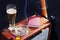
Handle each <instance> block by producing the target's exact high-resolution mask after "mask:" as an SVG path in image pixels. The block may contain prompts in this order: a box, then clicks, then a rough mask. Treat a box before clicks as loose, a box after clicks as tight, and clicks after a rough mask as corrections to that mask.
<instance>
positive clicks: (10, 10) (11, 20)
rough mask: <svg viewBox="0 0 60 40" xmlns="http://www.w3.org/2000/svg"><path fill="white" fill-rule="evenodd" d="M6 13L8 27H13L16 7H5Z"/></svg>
mask: <svg viewBox="0 0 60 40" xmlns="http://www.w3.org/2000/svg"><path fill="white" fill-rule="evenodd" d="M6 12H7V15H8V19H9V27H15V19H16V12H17V10H16V5H14V4H9V5H7V7H6Z"/></svg>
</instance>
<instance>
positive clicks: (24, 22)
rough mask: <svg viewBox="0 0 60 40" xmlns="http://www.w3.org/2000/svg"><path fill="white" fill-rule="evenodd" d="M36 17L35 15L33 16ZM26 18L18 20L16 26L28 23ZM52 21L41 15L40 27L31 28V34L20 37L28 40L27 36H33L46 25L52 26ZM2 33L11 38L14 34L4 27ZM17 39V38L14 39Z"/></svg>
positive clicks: (22, 39)
mask: <svg viewBox="0 0 60 40" xmlns="http://www.w3.org/2000/svg"><path fill="white" fill-rule="evenodd" d="M31 17H34V16H31ZM26 20H27V19H24V20H22V21H20V22H18V23H17V24H16V26H19V25H20V24H26ZM50 25H51V23H50V22H49V20H47V19H45V18H44V17H40V26H39V27H38V28H29V34H28V35H26V36H21V37H20V39H21V40H26V39H27V38H29V37H31V36H33V35H34V34H36V33H37V32H39V31H41V30H43V29H44V28H46V27H50ZM2 34H3V35H4V36H5V37H6V38H7V39H8V40H9V39H10V38H11V37H12V35H11V34H10V32H9V31H8V30H7V29H4V32H2ZM14 40H15V39H14Z"/></svg>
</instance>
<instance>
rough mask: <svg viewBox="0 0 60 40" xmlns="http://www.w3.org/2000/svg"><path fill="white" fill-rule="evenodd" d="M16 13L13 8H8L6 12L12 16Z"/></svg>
mask: <svg viewBox="0 0 60 40" xmlns="http://www.w3.org/2000/svg"><path fill="white" fill-rule="evenodd" d="M16 12H17V11H16V9H13V8H10V9H8V10H7V13H8V14H14V13H16Z"/></svg>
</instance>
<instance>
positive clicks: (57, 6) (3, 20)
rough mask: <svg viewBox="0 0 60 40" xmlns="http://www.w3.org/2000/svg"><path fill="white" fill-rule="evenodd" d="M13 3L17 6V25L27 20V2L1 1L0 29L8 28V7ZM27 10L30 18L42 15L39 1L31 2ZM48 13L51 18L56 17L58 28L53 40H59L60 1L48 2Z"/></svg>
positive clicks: (48, 0)
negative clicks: (25, 11)
mask: <svg viewBox="0 0 60 40" xmlns="http://www.w3.org/2000/svg"><path fill="white" fill-rule="evenodd" d="M11 3H12V4H15V5H16V6H17V17H16V23H17V22H19V21H21V20H23V19H25V18H26V17H25V14H24V7H25V0H0V28H2V27H4V28H5V27H8V17H7V14H6V5H7V4H11ZM26 10H27V15H28V17H29V16H31V15H33V14H34V13H35V12H38V13H39V14H40V15H41V5H40V2H39V0H29V1H28V4H27V9H26ZM47 11H48V15H49V16H51V15H53V16H55V17H56V22H57V23H56V25H57V26H56V27H55V28H54V30H55V31H54V32H52V33H53V34H54V36H52V40H58V39H59V38H60V31H59V30H60V27H59V22H60V0H47ZM56 35H57V36H56ZM56 38H57V39H56ZM59 40H60V39H59Z"/></svg>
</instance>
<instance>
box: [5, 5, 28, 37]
mask: <svg viewBox="0 0 60 40" xmlns="http://www.w3.org/2000/svg"><path fill="white" fill-rule="evenodd" d="M16 12H17V10H16V6H15V5H14V4H9V5H7V7H6V13H7V15H8V19H9V28H8V30H10V32H11V33H12V34H13V35H15V36H17V37H19V36H24V35H27V34H28V29H27V28H26V27H23V26H24V25H22V26H21V24H20V27H17V26H15V19H16Z"/></svg>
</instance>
